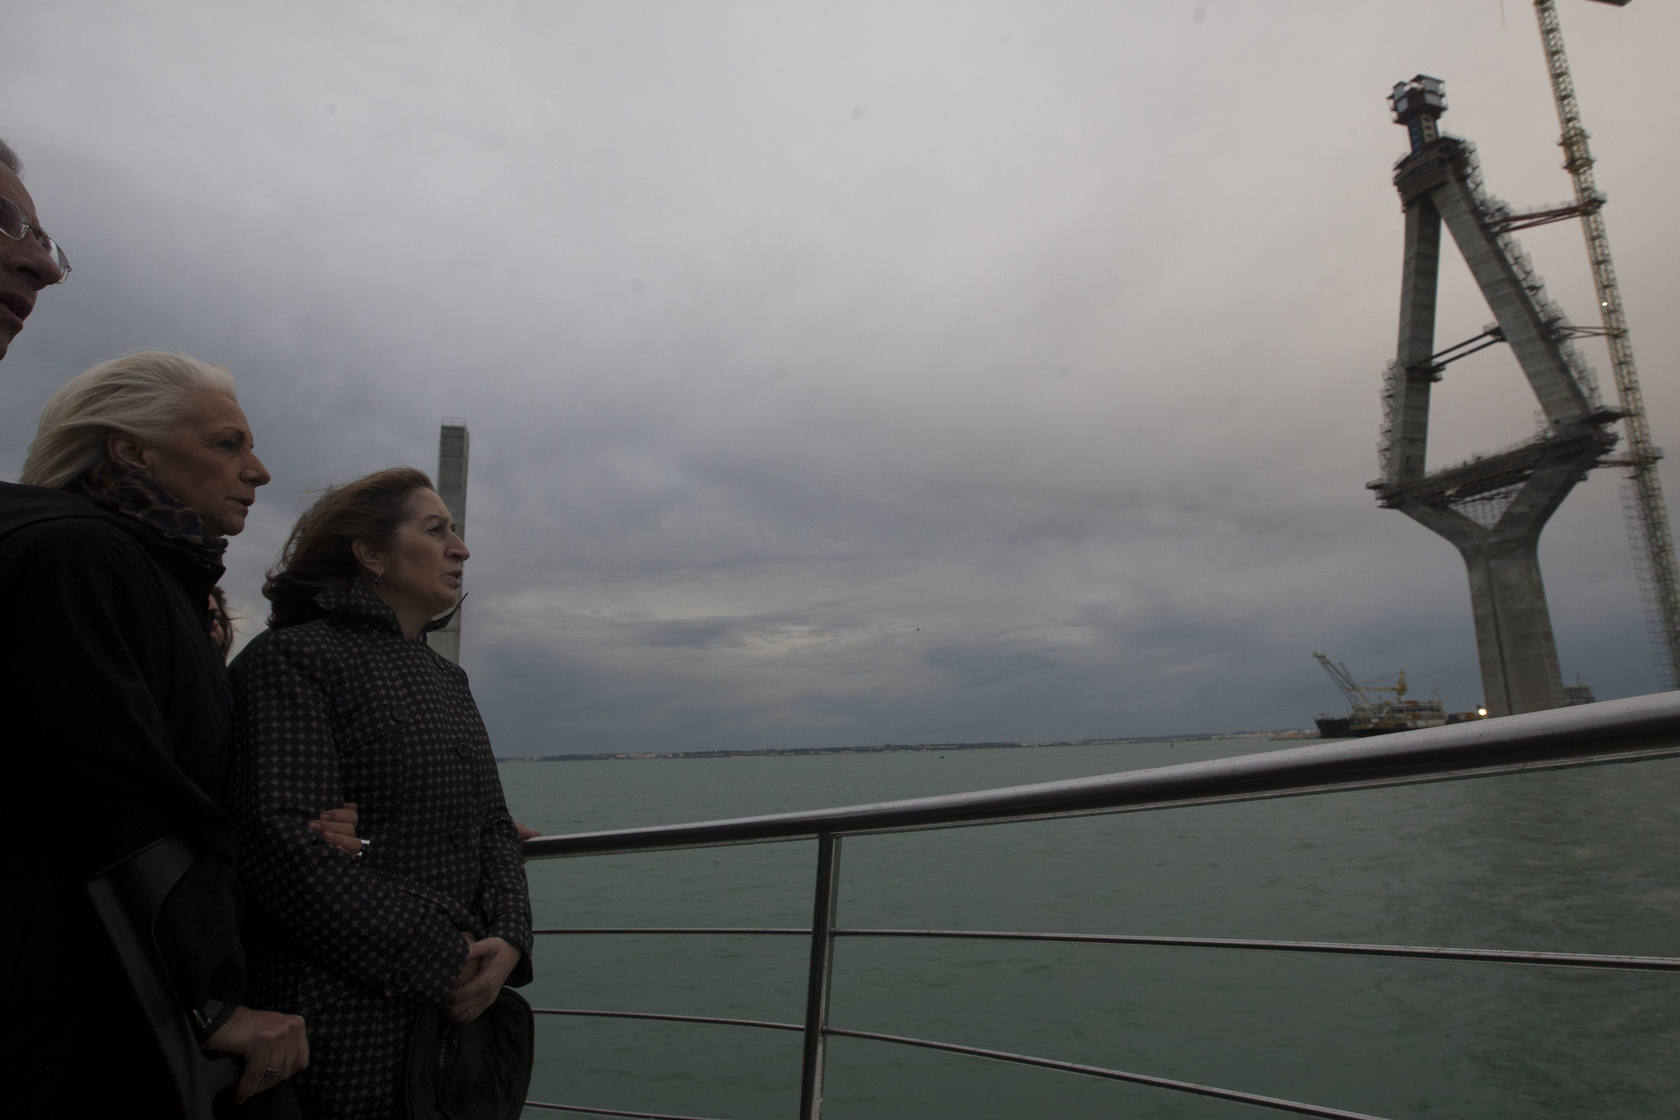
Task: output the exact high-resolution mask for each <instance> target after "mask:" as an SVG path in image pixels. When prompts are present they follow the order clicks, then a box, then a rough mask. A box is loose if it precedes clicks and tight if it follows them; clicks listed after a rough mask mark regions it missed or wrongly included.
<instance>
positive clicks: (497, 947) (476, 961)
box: [443, 933, 519, 1023]
mask: <svg viewBox="0 0 1680 1120" xmlns="http://www.w3.org/2000/svg"><path fill="white" fill-rule="evenodd" d="M461 936H462V938H464V939H465V940H466V942H467V960H466V963H465V964H463V965H462V966H461V971H460V972H459V973H458V974H457V975H456V977H455V981H454V983H452V984H450V985H449V991H448V992H447V993H446V994H445V995H444V997H443V1013H444V1014H445V1015H448V1016H449V1017H450V1018H451V1019H453V1020H454V1021H455V1022H457V1023H470V1022H472V1021H473V1020H474V1019H476V1018H478V1017H479V1016H480V1015H482V1014H484V1012H485V1011H487V1010H488V1009H489V1007H490V1005H491V1004H493V1003H495V1002H496V997H497V996H498V995H500V994H501V992H502V985H503V984H504V983H506V982H507V978H508V974H509V973H511V972H512V971H513V968H514V966H515V965H517V964H518V963H519V950H518V949H515V948H514V947H513V946H512V945H510V944H508V943H507V942H506V941H505V940H503V939H502V938H500V937H486V938H484V939H483V940H482V941H474V940H473V939H472V937H471V936H469V935H468V934H465V933H463V934H462V935H461Z"/></svg>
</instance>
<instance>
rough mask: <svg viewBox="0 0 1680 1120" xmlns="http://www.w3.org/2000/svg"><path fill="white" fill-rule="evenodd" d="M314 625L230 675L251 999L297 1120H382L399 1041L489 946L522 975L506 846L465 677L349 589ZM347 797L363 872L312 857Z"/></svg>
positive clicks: (525, 948) (252, 654) (521, 883)
mask: <svg viewBox="0 0 1680 1120" xmlns="http://www.w3.org/2000/svg"><path fill="white" fill-rule="evenodd" d="M316 601H317V603H318V604H319V605H320V606H321V607H322V608H323V609H324V610H325V611H326V614H325V616H324V617H322V618H318V619H315V620H313V621H310V622H305V623H300V624H298V625H295V626H290V627H286V628H285V629H281V630H269V631H268V632H266V633H264V634H262V635H260V636H258V637H257V638H256V639H255V640H254V641H252V642H251V644H250V645H249V646H248V647H247V648H246V649H245V651H244V652H243V653H241V654H240V655H239V657H238V658H237V659H236V660H235V661H234V663H233V666H232V676H233V688H234V772H233V807H234V816H235V820H236V822H237V824H238V826H239V838H240V846H241V852H240V854H241V868H240V870H241V873H242V875H243V876H244V877H245V879H246V889H247V892H248V897H249V902H250V906H251V910H252V922H251V932H250V934H249V935H248V937H247V952H248V957H249V962H248V963H249V968H250V995H249V998H250V1000H252V1001H253V1002H254V1003H255V1005H256V1006H259V1007H273V1008H277V1009H282V1010H287V1011H293V1012H296V1013H298V1014H300V1015H302V1016H303V1017H304V1019H305V1021H306V1022H307V1023H308V1025H309V1043H310V1055H309V1058H310V1060H309V1068H308V1069H307V1070H306V1071H304V1072H303V1073H302V1074H300V1075H298V1076H297V1077H296V1078H294V1079H293V1084H294V1085H295V1087H296V1089H297V1092H298V1095H299V1097H300V1098H301V1099H302V1102H303V1106H304V1113H305V1115H307V1116H309V1117H311V1118H314V1117H328V1116H330V1117H343V1118H350V1117H355V1118H358V1120H359V1118H363V1117H366V1118H369V1120H373V1118H378V1120H385V1118H386V1117H390V1116H394V1115H395V1114H396V1113H395V1112H394V1109H395V1107H396V1104H397V1099H398V1086H399V1083H400V1080H401V1076H402V1070H403V1060H404V1056H405V1036H406V1034H407V1030H408V1025H409V1023H410V1022H411V1021H412V1020H413V1018H414V1016H415V1015H416V1013H418V1012H420V1011H421V1010H423V1009H425V1008H427V1007H428V1006H435V1005H436V1004H437V1003H438V1002H439V1001H440V1000H441V999H442V998H443V996H444V994H445V992H446V991H447V990H448V988H449V985H450V982H451V981H452V980H453V979H454V978H455V976H456V974H457V973H459V972H460V970H461V966H462V964H463V963H464V962H465V960H466V941H465V940H464V939H463V937H462V936H461V935H462V933H468V934H470V935H472V936H473V937H474V938H479V937H490V936H499V937H502V938H504V939H506V940H507V941H508V942H509V943H510V944H512V945H513V946H515V947H516V948H517V949H519V951H520V953H521V954H522V959H521V961H520V963H519V965H518V966H517V967H516V968H515V969H514V972H513V974H512V975H511V976H510V977H509V983H511V984H523V983H526V982H527V981H529V980H530V977H531V964H530V959H531V958H530V954H531V908H530V899H529V895H528V893H527V890H526V885H525V873H524V869H523V867H522V865H521V862H520V857H519V842H518V837H517V835H516V834H515V832H514V828H513V821H512V819H511V818H510V817H509V815H508V811H507V806H506V804H505V802H504V801H503V798H502V787H501V781H500V779H499V777H498V776H497V773H496V762H495V759H494V757H493V756H492V754H491V751H490V741H489V737H488V736H487V735H486V734H485V730H484V724H483V721H482V720H480V718H479V714H478V707H477V705H476V704H474V702H473V698H472V693H471V692H470V691H469V690H468V688H467V677H466V674H465V673H464V672H462V671H461V669H460V668H459V667H457V666H455V665H453V664H450V663H449V662H448V661H446V660H445V659H444V658H442V657H440V656H439V655H438V654H437V653H435V652H434V651H433V650H431V649H430V648H429V647H427V646H426V644H425V643H424V642H421V641H412V640H409V639H407V638H404V637H403V635H402V631H401V630H400V628H399V627H398V624H397V618H396V616H395V615H394V614H393V613H392V612H391V610H390V608H389V607H387V606H386V605H385V604H384V603H383V602H382V601H381V600H380V599H379V598H378V596H376V595H375V594H374V593H373V591H372V590H371V589H370V588H368V587H367V586H366V585H364V584H361V583H358V584H356V585H355V586H353V587H352V588H350V590H348V591H345V592H337V591H329V592H322V593H321V594H320V595H319V596H318V597H317V600H316ZM344 801H354V802H355V803H356V805H357V808H358V810H359V812H360V822H359V824H358V826H357V832H358V834H359V835H361V836H362V837H364V838H366V839H368V840H369V841H371V847H370V848H369V849H368V851H367V854H366V855H365V856H364V857H362V858H356V857H353V856H349V855H346V854H344V853H342V852H339V851H337V850H336V849H333V848H331V847H330V846H328V845H324V844H311V843H308V840H309V838H310V837H309V832H308V824H309V822H310V821H311V820H312V819H314V818H315V817H316V816H317V815H319V814H320V813H321V812H322V811H323V810H326V809H330V808H333V807H335V806H337V805H339V804H340V803H341V802H344Z"/></svg>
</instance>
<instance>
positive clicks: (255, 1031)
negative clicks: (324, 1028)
mask: <svg viewBox="0 0 1680 1120" xmlns="http://www.w3.org/2000/svg"><path fill="white" fill-rule="evenodd" d="M204 1049H205V1050H209V1051H214V1052H217V1053H222V1054H233V1055H236V1056H238V1057H240V1058H243V1059H244V1060H245V1073H244V1075H243V1076H241V1077H240V1079H239V1084H238V1085H237V1086H235V1087H234V1091H233V1099H234V1100H235V1101H236V1102H238V1103H243V1102H244V1101H245V1100H246V1099H247V1098H249V1097H253V1096H255V1095H256V1094H258V1093H260V1092H262V1091H263V1090H264V1089H272V1088H274V1087H275V1086H276V1085H278V1084H280V1082H282V1081H284V1080H286V1078H288V1077H290V1076H291V1075H292V1074H294V1073H297V1072H298V1071H299V1070H302V1069H304V1068H306V1067H307V1066H308V1065H309V1036H308V1035H307V1034H306V1033H305V1032H304V1027H303V1019H302V1018H300V1017H299V1016H297V1015H288V1014H286V1013H285V1012H283V1011H257V1010H254V1009H253V1008H249V1007H239V1008H235V1009H234V1012H233V1014H232V1015H231V1016H230V1017H229V1018H228V1021H227V1022H225V1023H223V1024H222V1025H221V1026H220V1027H218V1028H217V1029H216V1032H215V1033H214V1034H212V1035H211V1036H210V1037H209V1038H207V1039H205V1040H204Z"/></svg>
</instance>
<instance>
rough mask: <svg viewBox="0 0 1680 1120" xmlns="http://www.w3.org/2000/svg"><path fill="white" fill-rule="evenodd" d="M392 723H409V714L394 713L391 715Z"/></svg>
mask: <svg viewBox="0 0 1680 1120" xmlns="http://www.w3.org/2000/svg"><path fill="white" fill-rule="evenodd" d="M391 722H392V723H407V722H408V713H407V712H405V711H395V712H392V713H391Z"/></svg>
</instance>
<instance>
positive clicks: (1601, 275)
mask: <svg viewBox="0 0 1680 1120" xmlns="http://www.w3.org/2000/svg"><path fill="white" fill-rule="evenodd" d="M1598 2H1599V3H1606V4H1613V5H1615V6H1616V7H1624V6H1626V4H1627V2H1628V0H1598ZM1534 14H1535V17H1536V18H1537V19H1538V20H1539V21H1540V43H1541V46H1542V48H1543V49H1544V51H1545V54H1546V69H1547V72H1548V73H1549V74H1550V75H1551V81H1552V97H1553V100H1554V101H1556V103H1557V114H1558V124H1559V126H1560V127H1561V128H1562V131H1563V135H1562V138H1561V139H1560V140H1559V141H1558V143H1559V145H1560V146H1561V147H1562V148H1563V166H1564V170H1566V171H1568V172H1569V177H1570V179H1571V180H1572V181H1573V182H1574V185H1575V205H1574V206H1573V207H1569V208H1567V210H1566V211H1564V212H1562V213H1561V214H1560V216H1562V217H1579V218H1580V219H1581V230H1582V233H1583V234H1584V236H1585V237H1586V242H1587V260H1588V261H1589V262H1590V263H1591V265H1592V274H1593V285H1594V287H1595V288H1596V289H1597V292H1598V309H1599V318H1600V320H1601V322H1602V323H1603V335H1604V339H1605V342H1606V344H1607V345H1608V347H1609V351H1610V369H1611V372H1612V374H1613V375H1614V377H1615V380H1616V396H1617V401H1618V405H1619V410H1620V412H1621V414H1622V428H1623V433H1624V435H1625V436H1626V437H1627V443H1626V450H1625V455H1624V456H1619V457H1617V458H1615V459H1607V460H1605V461H1604V465H1607V466H1617V467H1622V468H1625V470H1626V472H1627V473H1626V474H1625V475H1623V479H1622V505H1623V508H1624V510H1625V511H1626V515H1627V520H1628V536H1629V537H1630V539H1631V541H1632V544H1633V553H1634V567H1635V570H1636V573H1637V575H1638V578H1639V588H1640V595H1641V598H1642V599H1643V601H1644V604H1645V625H1646V630H1647V633H1648V634H1649V636H1650V639H1651V646H1652V652H1653V653H1654V654H1655V656H1656V659H1657V669H1658V674H1659V676H1660V678H1661V680H1662V685H1663V687H1664V688H1680V675H1677V674H1680V571H1677V570H1676V567H1675V559H1674V536H1673V534H1672V533H1671V532H1670V530H1669V524H1668V509H1667V507H1666V506H1665V505H1664V504H1663V494H1662V484H1661V482H1660V481H1659V479H1658V477H1657V461H1658V460H1659V459H1661V458H1662V452H1661V451H1660V450H1658V449H1657V448H1656V447H1655V446H1654V445H1653V444H1652V442H1651V429H1650V425H1649V424H1648V423H1647V422H1646V420H1645V402H1644V398H1643V395H1642V394H1641V393H1640V391H1639V373H1638V370H1637V368H1636V367H1635V365H1634V361H1633V343H1632V342H1631V341H1630V340H1629V337H1628V325H1627V316H1626V315H1625V314H1624V312H1623V310H1622V294H1621V289H1620V287H1619V286H1618V285H1617V283H1616V268H1615V265H1614V263H1613V262H1612V261H1611V258H1610V237H1609V234H1608V233H1606V232H1605V228H1604V213H1603V208H1604V196H1603V195H1602V194H1600V193H1599V190H1598V186H1597V184H1596V183H1595V182H1594V180H1593V170H1592V168H1593V157H1592V152H1591V151H1590V150H1589V149H1588V147H1587V130H1586V128H1585V127H1584V126H1583V125H1582V123H1581V106H1580V104H1579V103H1578V102H1577V101H1576V98H1575V82H1574V79H1573V78H1571V77H1570V73H1569V59H1568V56H1567V55H1565V54H1564V49H1563V29H1562V28H1561V27H1560V26H1559V24H1558V14H1557V6H1556V5H1555V4H1554V3H1553V0H1534Z"/></svg>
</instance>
